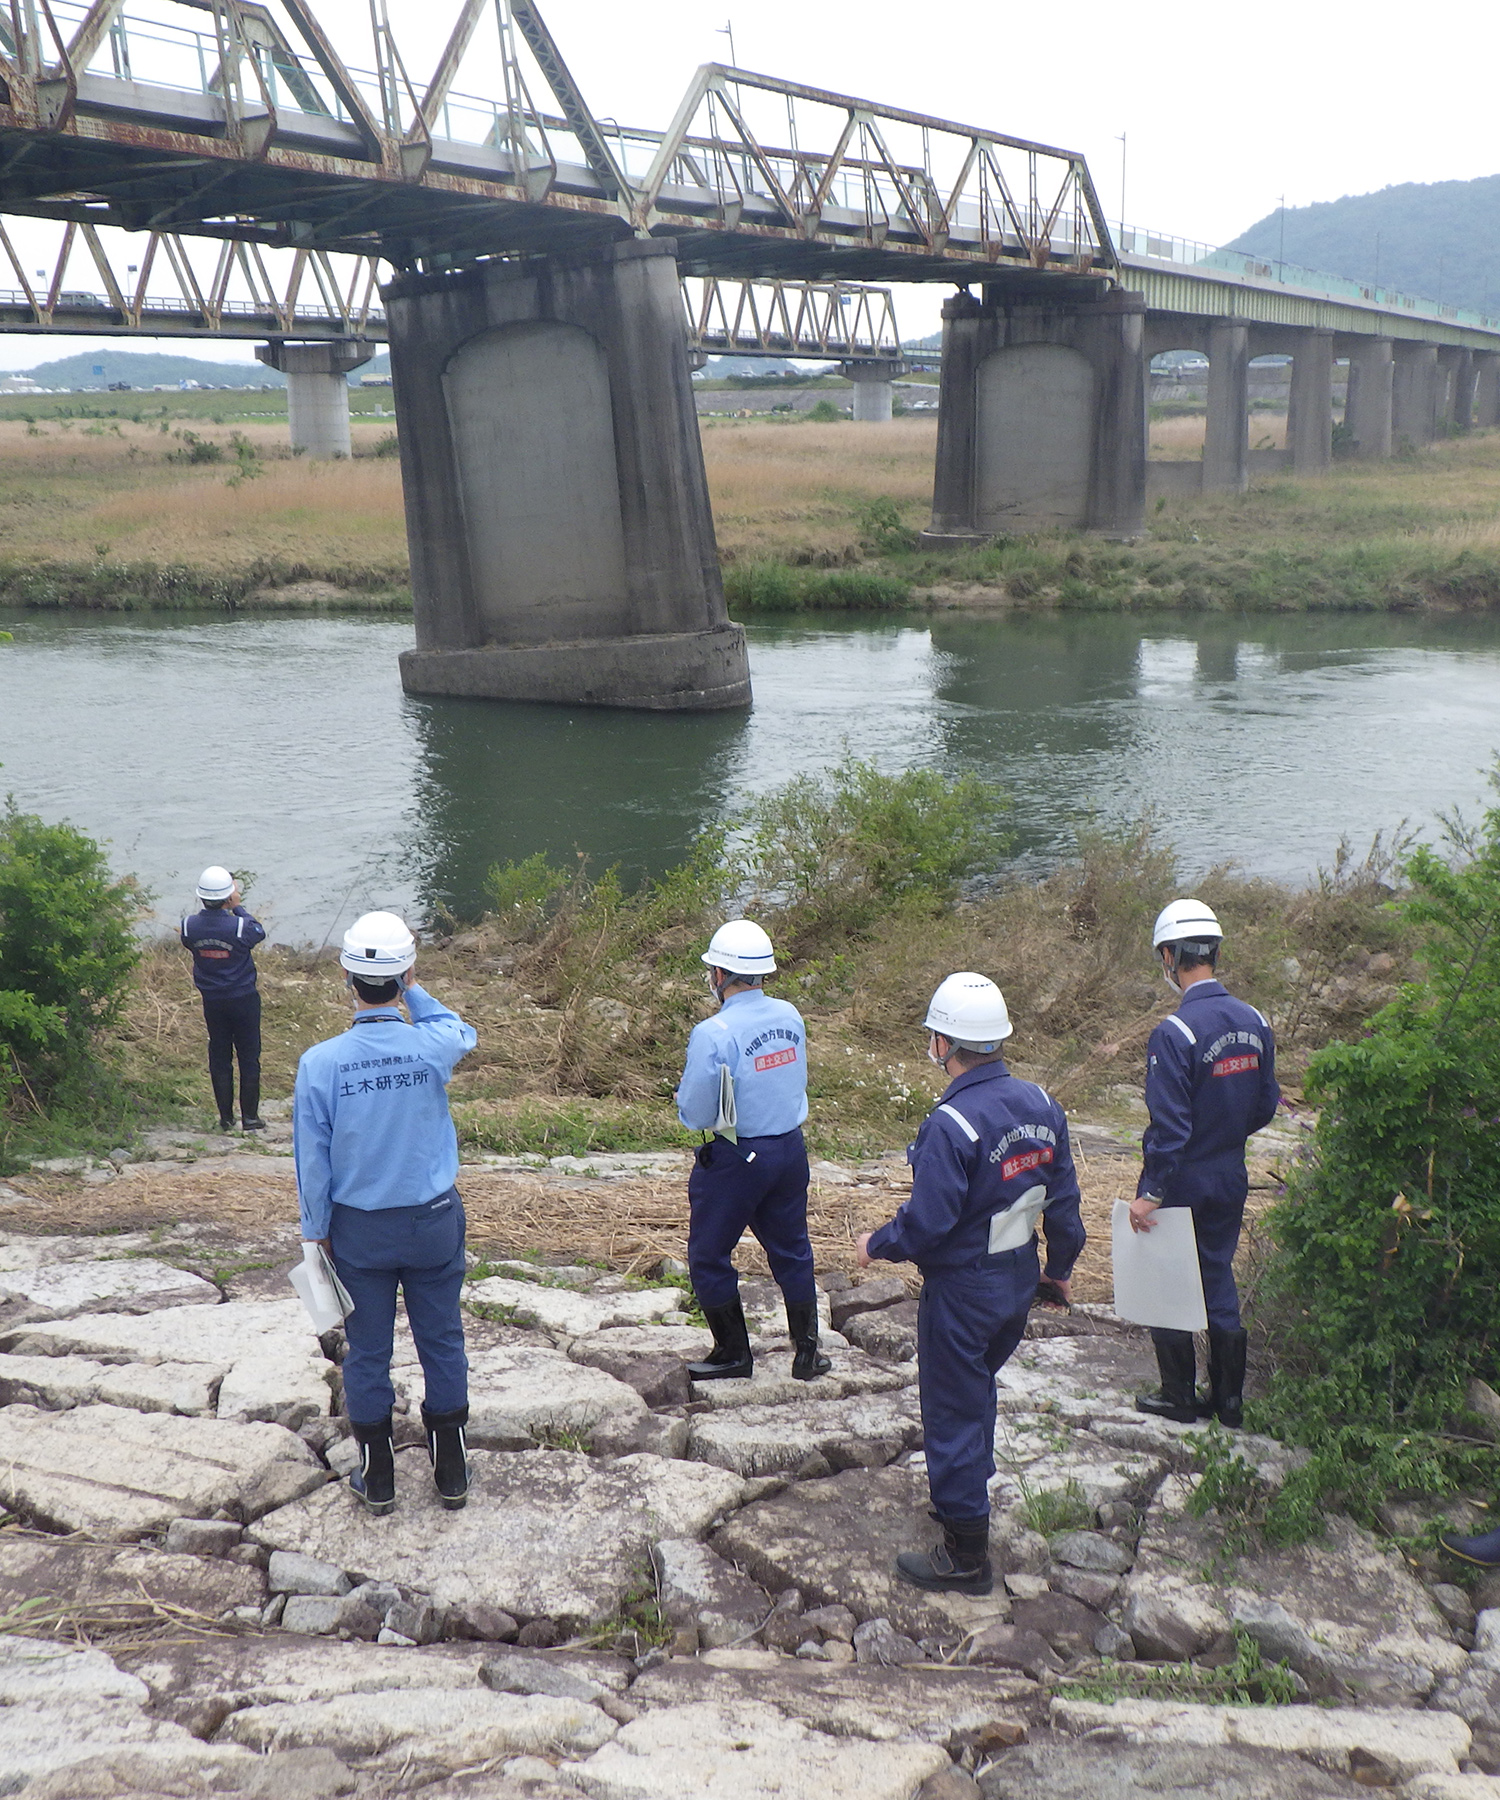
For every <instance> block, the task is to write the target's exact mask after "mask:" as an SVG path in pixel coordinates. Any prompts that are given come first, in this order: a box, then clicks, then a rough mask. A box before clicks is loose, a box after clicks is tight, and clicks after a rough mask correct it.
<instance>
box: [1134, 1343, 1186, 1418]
mask: <svg viewBox="0 0 1500 1800" xmlns="http://www.w3.org/2000/svg"><path fill="white" fill-rule="evenodd" d="M1151 1342H1152V1343H1153V1344H1154V1345H1155V1346H1156V1366H1157V1368H1158V1369H1159V1370H1160V1371H1161V1387H1160V1388H1159V1389H1158V1390H1157V1392H1156V1393H1154V1394H1137V1395H1136V1397H1135V1410H1136V1411H1137V1412H1143V1413H1151V1414H1152V1415H1153V1416H1154V1417H1156V1418H1158V1419H1175V1420H1176V1421H1177V1423H1178V1424H1179V1425H1196V1424H1197V1422H1198V1418H1199V1410H1198V1390H1197V1388H1196V1387H1195V1385H1194V1383H1195V1382H1196V1380H1197V1373H1198V1360H1197V1355H1196V1353H1195V1351H1194V1349H1193V1334H1192V1332H1190V1331H1153V1332H1152V1333H1151Z"/></svg>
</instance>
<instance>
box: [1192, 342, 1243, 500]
mask: <svg viewBox="0 0 1500 1800" xmlns="http://www.w3.org/2000/svg"><path fill="white" fill-rule="evenodd" d="M1249 485H1250V329H1249V327H1248V326H1246V325H1235V324H1233V323H1231V322H1230V321H1228V320H1221V321H1219V322H1218V323H1216V324H1213V325H1211V326H1210V327H1209V330H1208V418H1207V421H1206V422H1205V424H1204V430H1203V491H1204V493H1205V494H1209V493H1229V494H1242V493H1244V491H1245V489H1246V488H1247V487H1248V486H1249Z"/></svg>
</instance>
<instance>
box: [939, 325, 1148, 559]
mask: <svg viewBox="0 0 1500 1800" xmlns="http://www.w3.org/2000/svg"><path fill="white" fill-rule="evenodd" d="M1144 318H1145V301H1144V299H1143V297H1142V296H1141V295H1139V294H1132V293H1114V294H1110V295H1108V296H1106V297H1104V298H1103V299H1100V300H1097V301H1095V302H1092V303H1089V304H1082V305H1079V304H1069V305H1062V304H1046V305H1037V304H1035V303H1032V304H1021V303H1019V302H1018V301H1017V300H1015V299H1014V298H1013V297H1011V296H1008V295H1007V294H1005V293H1004V292H1003V291H1001V290H999V289H987V290H986V292H985V298H984V300H983V302H981V301H979V300H976V299H975V298H974V296H973V295H972V294H969V293H967V292H965V293H961V294H958V295H957V296H955V297H954V298H953V299H951V300H948V301H947V302H945V304H944V306H943V364H942V386H941V389H940V409H939V413H938V444H937V463H936V471H935V477H934V482H933V501H932V525H931V528H930V530H928V531H926V532H924V533H923V538H922V541H923V543H924V544H926V545H929V546H931V547H935V548H936V547H954V546H961V545H964V544H972V543H983V542H986V541H987V540H989V539H990V538H993V537H997V536H1001V535H1004V534H1005V533H1009V532H1028V531H1048V530H1055V529H1057V528H1058V527H1069V526H1072V527H1086V528H1088V529H1090V530H1094V531H1099V532H1104V533H1107V534H1109V535H1112V536H1114V535H1118V536H1133V535H1135V534H1136V533H1137V532H1139V531H1140V530H1141V527H1142V521H1143V516H1144V511H1145V500H1146V357H1145V347H1144V339H1143V333H1142V327H1143V321H1144Z"/></svg>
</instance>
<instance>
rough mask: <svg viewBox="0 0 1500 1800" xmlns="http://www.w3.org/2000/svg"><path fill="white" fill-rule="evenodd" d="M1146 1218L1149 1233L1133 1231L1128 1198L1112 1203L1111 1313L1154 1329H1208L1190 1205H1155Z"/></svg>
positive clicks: (1201, 1273) (1196, 1240)
mask: <svg viewBox="0 0 1500 1800" xmlns="http://www.w3.org/2000/svg"><path fill="white" fill-rule="evenodd" d="M1151 1220H1152V1225H1151V1229H1150V1231H1132V1230H1131V1229H1130V1206H1129V1204H1128V1202H1126V1201H1124V1200H1116V1201H1115V1206H1114V1214H1113V1217H1112V1218H1111V1221H1110V1225H1111V1231H1112V1237H1113V1246H1112V1247H1113V1251H1114V1266H1115V1313H1116V1316H1117V1317H1119V1318H1121V1319H1129V1320H1130V1322H1131V1324H1133V1325H1149V1326H1151V1327H1153V1329H1155V1330H1157V1331H1207V1330H1208V1308H1207V1307H1206V1305H1205V1304H1204V1300H1203V1271H1202V1270H1201V1269H1200V1268H1199V1267H1198V1238H1197V1234H1196V1233H1195V1232H1194V1230H1193V1214H1192V1209H1191V1208H1190V1207H1186V1206H1159V1207H1157V1209H1156V1211H1155V1212H1154V1213H1152V1215H1151Z"/></svg>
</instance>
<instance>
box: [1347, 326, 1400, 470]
mask: <svg viewBox="0 0 1500 1800" xmlns="http://www.w3.org/2000/svg"><path fill="white" fill-rule="evenodd" d="M1394 373H1395V346H1394V345H1393V344H1392V343H1391V340H1390V339H1389V338H1366V337H1361V338H1355V339H1354V340H1353V341H1352V342H1351V343H1350V345H1349V395H1348V399H1347V400H1346V401H1345V404H1344V423H1345V424H1346V425H1347V426H1348V427H1349V435H1350V437H1351V438H1353V440H1354V454H1355V455H1356V456H1361V457H1369V458H1380V457H1384V456H1389V455H1390V453H1391V393H1392V381H1393V377H1394Z"/></svg>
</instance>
